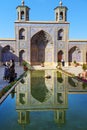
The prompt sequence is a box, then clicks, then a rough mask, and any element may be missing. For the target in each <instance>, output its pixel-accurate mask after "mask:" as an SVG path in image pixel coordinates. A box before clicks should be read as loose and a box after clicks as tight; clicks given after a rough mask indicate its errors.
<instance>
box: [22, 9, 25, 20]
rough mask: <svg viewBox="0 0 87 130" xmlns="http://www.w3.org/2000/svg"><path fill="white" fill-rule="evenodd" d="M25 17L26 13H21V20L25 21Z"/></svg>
mask: <svg viewBox="0 0 87 130" xmlns="http://www.w3.org/2000/svg"><path fill="white" fill-rule="evenodd" d="M24 19H25V17H24V11H21V20H24Z"/></svg>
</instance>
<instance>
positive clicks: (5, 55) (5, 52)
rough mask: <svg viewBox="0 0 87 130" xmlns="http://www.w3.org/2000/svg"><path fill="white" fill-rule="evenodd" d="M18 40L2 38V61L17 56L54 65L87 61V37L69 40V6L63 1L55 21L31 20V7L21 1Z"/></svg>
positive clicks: (36, 63) (33, 62) (17, 29)
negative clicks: (85, 38) (62, 62)
mask: <svg viewBox="0 0 87 130" xmlns="http://www.w3.org/2000/svg"><path fill="white" fill-rule="evenodd" d="M16 9H17V20H16V21H15V39H0V63H1V64H2V63H3V62H5V61H9V60H10V59H12V58H14V59H15V62H18V63H21V62H22V61H23V60H26V61H27V62H28V63H30V64H31V65H34V66H35V65H40V64H41V62H44V64H45V65H46V66H50V65H51V66H52V65H53V66H55V67H56V65H57V64H58V62H60V61H61V60H62V59H63V60H64V61H65V66H68V65H69V63H72V62H74V61H76V62H79V63H86V62H87V40H69V37H68V36H69V25H70V23H69V22H68V21H67V10H68V9H67V7H66V6H63V5H62V2H61V1H60V3H59V6H57V7H56V8H55V9H54V11H55V20H54V21H30V20H29V10H30V8H29V7H28V6H26V5H25V3H24V1H23V0H22V4H21V5H19V6H18V7H17V8H16Z"/></svg>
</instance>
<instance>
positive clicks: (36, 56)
mask: <svg viewBox="0 0 87 130" xmlns="http://www.w3.org/2000/svg"><path fill="white" fill-rule="evenodd" d="M51 43H52V37H51V36H50V35H49V34H48V33H47V32H45V31H43V30H41V31H39V32H37V33H36V34H35V35H34V36H33V37H32V38H31V63H32V64H34V65H37V64H41V62H49V60H50V62H52V50H51V49H50V51H49V52H48V51H45V50H47V46H48V44H51ZM47 53H49V54H47ZM45 55H46V56H45ZM49 55H50V57H51V58H50V57H49ZM47 56H48V57H47Z"/></svg>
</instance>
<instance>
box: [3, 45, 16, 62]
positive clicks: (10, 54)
mask: <svg viewBox="0 0 87 130" xmlns="http://www.w3.org/2000/svg"><path fill="white" fill-rule="evenodd" d="M1 54H2V62H6V61H10V60H11V59H15V56H14V49H13V48H12V47H10V46H9V45H7V46H5V47H3V49H2V51H1Z"/></svg>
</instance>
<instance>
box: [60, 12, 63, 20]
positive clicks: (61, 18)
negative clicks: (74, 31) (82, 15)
mask: <svg viewBox="0 0 87 130" xmlns="http://www.w3.org/2000/svg"><path fill="white" fill-rule="evenodd" d="M59 19H60V20H63V12H60V18H59Z"/></svg>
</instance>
